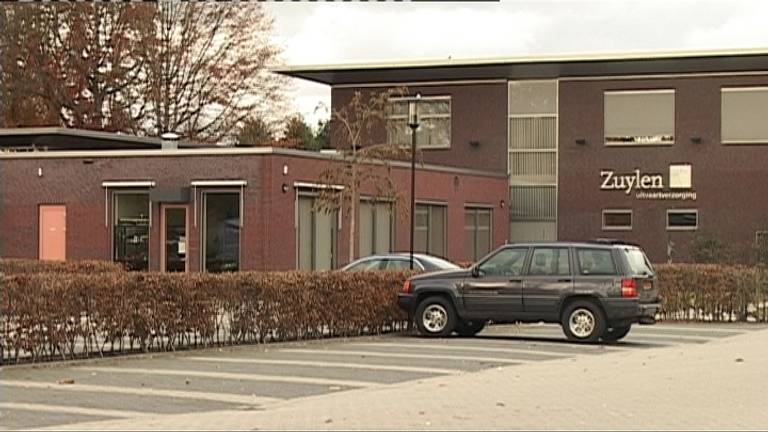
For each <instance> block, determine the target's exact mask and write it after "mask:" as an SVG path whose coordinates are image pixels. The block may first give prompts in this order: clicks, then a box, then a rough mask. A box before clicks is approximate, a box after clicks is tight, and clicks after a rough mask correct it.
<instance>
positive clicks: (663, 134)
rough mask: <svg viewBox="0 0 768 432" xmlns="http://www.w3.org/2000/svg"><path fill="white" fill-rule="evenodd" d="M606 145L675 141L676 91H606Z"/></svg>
mask: <svg viewBox="0 0 768 432" xmlns="http://www.w3.org/2000/svg"><path fill="white" fill-rule="evenodd" d="M604 120H605V123H604V125H605V144H606V145H649V144H650V145H665V144H673V143H674V141H675V91H674V90H643V91H607V92H605V94H604Z"/></svg>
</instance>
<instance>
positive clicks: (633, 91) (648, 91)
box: [603, 89, 677, 147]
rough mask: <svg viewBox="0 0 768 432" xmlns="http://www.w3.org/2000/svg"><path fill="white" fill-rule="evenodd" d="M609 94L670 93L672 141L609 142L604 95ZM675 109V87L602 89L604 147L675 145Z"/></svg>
mask: <svg viewBox="0 0 768 432" xmlns="http://www.w3.org/2000/svg"><path fill="white" fill-rule="evenodd" d="M609 94H625V95H632V94H636V95H647V94H671V95H672V96H673V98H672V141H671V142H647V143H620V142H619V143H616V142H613V143H609V142H608V137H607V136H606V133H605V129H606V127H605V97H606V96H607V95H609ZM676 111H677V93H676V91H675V89H648V90H603V143H604V144H605V146H606V147H646V146H652V147H657V146H661V147H665V146H672V145H675V142H676V141H677V133H676V132H677V121H676V118H675V113H676Z"/></svg>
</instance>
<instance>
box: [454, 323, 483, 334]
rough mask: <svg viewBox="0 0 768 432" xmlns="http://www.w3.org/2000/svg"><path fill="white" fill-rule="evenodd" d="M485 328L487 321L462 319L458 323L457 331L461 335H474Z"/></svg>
mask: <svg viewBox="0 0 768 432" xmlns="http://www.w3.org/2000/svg"><path fill="white" fill-rule="evenodd" d="M484 328H485V321H460V322H459V323H458V324H456V333H457V334H458V335H459V336H474V335H476V334H478V333H480V332H481V331H483V329H484Z"/></svg>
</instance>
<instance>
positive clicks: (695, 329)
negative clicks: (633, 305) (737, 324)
mask: <svg viewBox="0 0 768 432" xmlns="http://www.w3.org/2000/svg"><path fill="white" fill-rule="evenodd" d="M637 329H638V330H641V331H648V332H654V331H657V330H672V331H682V332H698V333H710V332H711V333H730V334H733V335H737V334H741V333H744V332H748V331H750V330H752V329H727V328H721V327H709V326H706V325H705V324H702V326H701V327H688V326H679V325H669V324H656V325H645V326H637ZM634 330H635V327H634V326H633V327H632V331H634Z"/></svg>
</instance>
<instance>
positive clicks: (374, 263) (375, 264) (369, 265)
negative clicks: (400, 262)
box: [347, 259, 382, 272]
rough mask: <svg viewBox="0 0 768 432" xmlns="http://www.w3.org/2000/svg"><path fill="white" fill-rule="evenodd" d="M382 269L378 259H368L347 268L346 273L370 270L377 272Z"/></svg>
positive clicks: (380, 261)
mask: <svg viewBox="0 0 768 432" xmlns="http://www.w3.org/2000/svg"><path fill="white" fill-rule="evenodd" d="M381 268H382V260H380V259H370V260H365V261H363V262H359V263H357V264H355V265H353V266H352V267H350V268H348V269H347V271H352V272H355V271H371V270H379V269H381Z"/></svg>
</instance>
